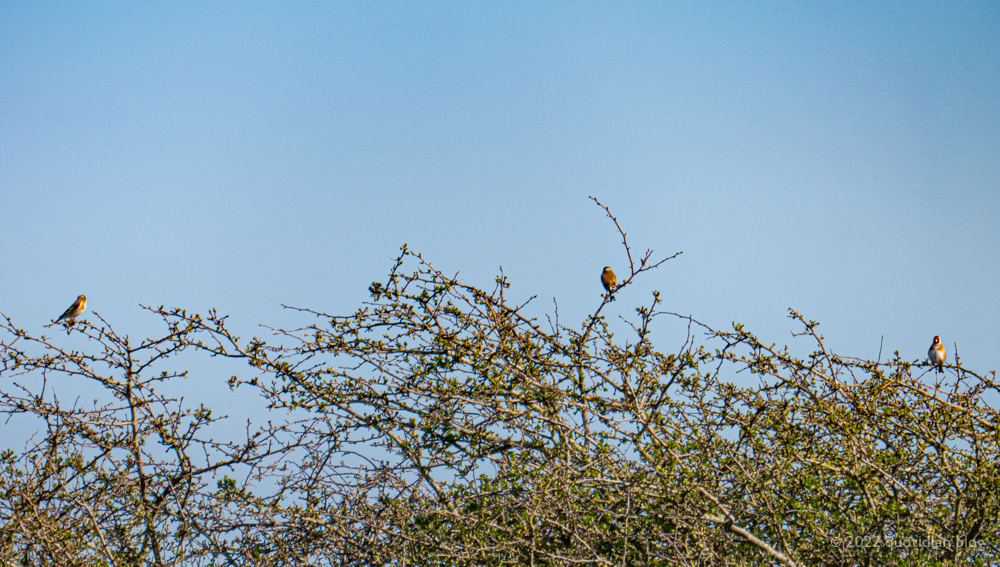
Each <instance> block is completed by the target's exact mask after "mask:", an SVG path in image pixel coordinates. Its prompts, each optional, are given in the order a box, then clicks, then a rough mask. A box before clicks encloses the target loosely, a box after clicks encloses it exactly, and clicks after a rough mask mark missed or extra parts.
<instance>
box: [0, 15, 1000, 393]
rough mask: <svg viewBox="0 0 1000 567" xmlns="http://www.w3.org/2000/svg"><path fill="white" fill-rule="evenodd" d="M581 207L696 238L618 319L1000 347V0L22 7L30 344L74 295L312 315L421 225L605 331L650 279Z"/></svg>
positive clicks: (606, 226)
mask: <svg viewBox="0 0 1000 567" xmlns="http://www.w3.org/2000/svg"><path fill="white" fill-rule="evenodd" d="M588 195H594V196H597V197H599V198H600V199H601V200H602V201H603V202H604V203H605V204H607V205H609V206H610V207H612V209H613V211H614V212H615V213H616V214H617V216H618V218H619V220H620V221H621V222H622V223H623V225H624V226H625V228H626V230H628V232H629V237H630V239H632V242H633V244H634V246H635V247H636V248H637V249H640V250H641V249H645V248H650V247H651V248H653V249H654V250H656V251H657V252H658V253H662V254H664V255H666V254H671V253H673V252H676V251H681V250H683V251H684V254H683V255H682V256H681V257H680V258H679V259H677V260H674V261H671V262H668V263H667V264H666V265H665V266H664V267H662V268H660V269H659V270H657V271H656V272H654V273H652V274H650V275H649V276H648V277H647V278H646V279H645V280H644V281H643V283H642V284H641V285H638V286H636V287H635V288H634V289H632V290H630V291H628V292H625V293H623V297H622V298H621V299H620V300H619V301H617V302H615V304H614V305H613V307H614V309H613V310H612V311H611V315H618V314H627V313H628V312H629V308H630V307H631V306H634V305H637V304H639V303H640V302H644V301H646V300H647V298H648V290H650V289H654V288H655V289H659V290H661V291H662V292H663V297H664V299H665V308H667V309H669V310H674V311H678V312H682V313H689V314H692V315H694V316H695V317H696V318H699V319H701V320H703V321H704V322H706V323H709V324H711V325H714V326H717V327H725V326H728V325H729V324H730V322H732V321H734V320H735V321H741V322H743V323H745V324H746V325H747V326H748V327H749V328H750V329H751V330H753V331H756V332H758V333H759V334H760V335H761V336H762V337H763V338H764V339H765V340H768V341H775V342H779V343H785V342H788V341H789V340H790V336H789V331H790V330H792V329H794V328H795V327H794V325H793V324H792V323H791V322H790V321H788V320H787V319H786V309H787V308H789V307H793V308H795V309H797V310H800V311H802V312H803V313H804V314H805V315H806V316H808V317H810V318H812V319H816V320H819V321H820V322H822V324H823V325H822V327H821V331H823V332H824V334H825V335H826V336H827V338H828V340H829V341H830V344H831V346H832V347H833V348H834V349H835V350H837V351H838V352H841V353H843V354H847V355H853V356H861V357H872V358H874V357H875V356H877V354H878V348H879V341H880V339H881V338H882V337H883V336H884V337H885V351H886V353H889V352H891V351H893V350H896V349H898V350H900V351H901V354H902V355H903V356H904V358H907V359H911V360H912V359H917V358H923V357H925V356H926V352H927V347H928V346H929V345H930V343H931V338H932V337H933V336H934V335H936V334H937V335H941V336H942V337H943V339H944V342H945V344H946V345H947V346H948V347H949V350H951V349H952V345H953V344H955V343H957V344H958V345H959V349H960V352H961V354H962V355H963V357H964V360H965V362H966V363H967V364H968V365H970V366H971V367H973V368H976V369H978V370H984V371H985V370H989V369H993V368H997V367H1000V356H998V351H997V348H996V344H997V340H998V334H997V332H996V322H997V321H998V320H1000V307H998V302H997V298H996V294H997V291H998V284H1000V271H998V268H1000V220H998V219H1000V3H998V2H995V1H988V2H953V1H948V2H919V1H903V2H714V3H713V2H688V3H681V2H648V3H632V2H602V3H598V2H538V1H530V2H513V1H512V2H487V1H483V2H452V3H443V2H390V3H383V2H342V3H334V2H190V3H184V2H165V3H153V4H150V3H136V2H122V3H113V2H91V3H83V2H61V3H57V2H3V3H2V4H0V242H2V251H3V252H2V255H0V260H2V264H0V265H2V268H0V269H2V273H3V277H0V310H2V311H3V312H5V313H6V314H7V315H8V316H10V317H12V318H13V319H14V322H15V323H16V324H18V325H19V326H21V327H25V328H27V329H29V330H31V331H33V332H42V329H41V326H42V325H43V324H45V323H47V322H48V321H49V320H51V319H52V318H54V317H55V316H57V315H59V314H60V313H61V312H62V311H63V310H64V309H65V308H66V307H68V306H69V304H70V303H71V302H72V301H73V299H74V298H75V297H76V296H77V295H79V294H81V293H83V294H86V295H87V297H88V298H89V299H90V306H91V307H92V308H94V309H96V310H97V311H99V312H100V313H101V314H102V315H103V316H105V317H107V318H109V319H110V320H111V321H112V322H113V323H114V324H115V326H116V328H117V329H118V330H119V331H121V332H124V333H132V334H136V335H139V334H142V333H145V332H147V329H148V328H149V323H150V320H149V318H148V316H147V315H144V314H143V313H141V312H140V310H139V307H138V304H139V303H140V302H141V303H146V304H154V305H159V304H166V305H168V306H180V307H185V308H187V309H189V310H198V311H203V310H205V309H207V308H209V307H217V308H218V309H219V310H220V311H222V312H223V313H229V314H230V315H231V316H232V319H233V321H234V324H236V325H237V326H238V327H240V328H241V329H244V330H246V331H245V332H251V333H252V332H256V331H254V330H253V329H254V325H257V324H259V323H264V324H269V325H296V324H302V323H307V322H309V321H307V320H303V319H302V318H300V317H297V316H295V315H294V314H291V313H289V312H284V311H282V309H281V308H280V304H282V303H286V304H293V305H298V306H306V307H311V308H315V309H321V310H327V311H329V312H335V313H346V312H349V311H352V310H354V309H355V308H356V307H357V306H358V305H359V304H360V302H361V301H363V300H364V298H365V297H366V288H367V287H368V285H369V284H370V283H371V282H372V281H374V280H384V277H385V275H386V273H387V272H388V270H389V268H390V266H391V260H392V258H393V257H394V256H395V255H396V253H397V251H398V248H399V246H400V245H402V244H403V243H409V244H410V246H411V248H413V249H415V250H418V251H422V252H423V253H424V255H425V257H427V258H428V259H430V260H431V261H432V262H434V263H435V264H436V265H437V266H438V267H439V268H441V269H442V270H444V271H447V272H460V273H461V275H462V277H463V278H464V279H465V280H466V281H467V282H469V283H476V284H480V285H482V286H485V287H491V286H492V277H493V275H494V274H495V273H496V271H497V270H498V269H499V267H500V266H503V268H504V271H505V272H506V273H507V274H508V275H509V276H510V278H511V281H512V283H513V289H512V291H513V293H514V294H515V296H518V297H527V296H530V295H538V296H539V300H538V301H539V312H541V310H542V309H546V308H548V306H550V305H551V299H552V298H553V297H555V298H557V299H558V301H559V305H560V313H561V315H562V317H563V321H564V322H569V321H570V320H576V321H580V320H582V317H583V314H584V313H585V312H588V311H590V310H592V309H594V308H596V306H597V304H598V303H599V301H600V293H601V291H602V289H601V286H600V281H599V276H600V272H601V268H602V267H603V266H605V265H609V266H612V267H613V268H615V269H616V271H618V272H619V273H622V272H623V271H624V270H625V261H624V256H623V254H622V251H621V246H620V243H619V240H618V237H617V235H616V234H615V232H614V227H613V225H611V224H610V222H608V221H607V220H606V219H604V218H603V213H602V211H600V209H598V208H597V207H596V206H595V205H593V204H592V203H591V202H590V201H588V200H587V196H588ZM668 338H669V337H668ZM662 348H663V349H664V350H669V349H671V348H673V340H672V339H671V340H670V341H669V342H665V343H664V344H663V345H662ZM883 358H885V355H883ZM226 378H228V374H225V373H223V374H222V375H219V376H218V381H219V383H221V382H224V380H225V379H226Z"/></svg>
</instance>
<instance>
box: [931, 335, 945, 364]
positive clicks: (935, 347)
mask: <svg viewBox="0 0 1000 567" xmlns="http://www.w3.org/2000/svg"><path fill="white" fill-rule="evenodd" d="M927 358H928V359H929V360H930V361H931V364H934V365H936V366H937V371H938V372H941V367H942V366H944V361H945V360H946V359H947V358H948V351H946V350H944V345H943V344H941V337H938V336H935V337H934V342H933V343H931V348H930V349H928V350H927Z"/></svg>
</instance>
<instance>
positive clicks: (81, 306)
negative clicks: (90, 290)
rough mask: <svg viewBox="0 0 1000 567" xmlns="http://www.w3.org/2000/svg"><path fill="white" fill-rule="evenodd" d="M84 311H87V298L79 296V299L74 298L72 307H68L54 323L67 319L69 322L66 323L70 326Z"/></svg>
mask: <svg viewBox="0 0 1000 567" xmlns="http://www.w3.org/2000/svg"><path fill="white" fill-rule="evenodd" d="M86 310H87V296H85V295H81V296H80V297H77V298H76V301H74V302H73V305H70V306H69V309H67V310H66V311H65V312H64V313H63V314H62V315H60V316H59V318H58V319H56V323H58V322H59V321H62V320H63V319H68V320H69V321H68V322H69V323H70V324H73V323H75V322H76V318H77V317H79V316H80V315H83V312H84V311H86Z"/></svg>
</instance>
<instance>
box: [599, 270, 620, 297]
mask: <svg viewBox="0 0 1000 567" xmlns="http://www.w3.org/2000/svg"><path fill="white" fill-rule="evenodd" d="M601 284H603V285H604V289H606V290H608V293H614V291H615V288H616V287H618V277H617V276H615V273H614V272H612V271H611V268H609V267H607V266H604V271H603V272H601Z"/></svg>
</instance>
